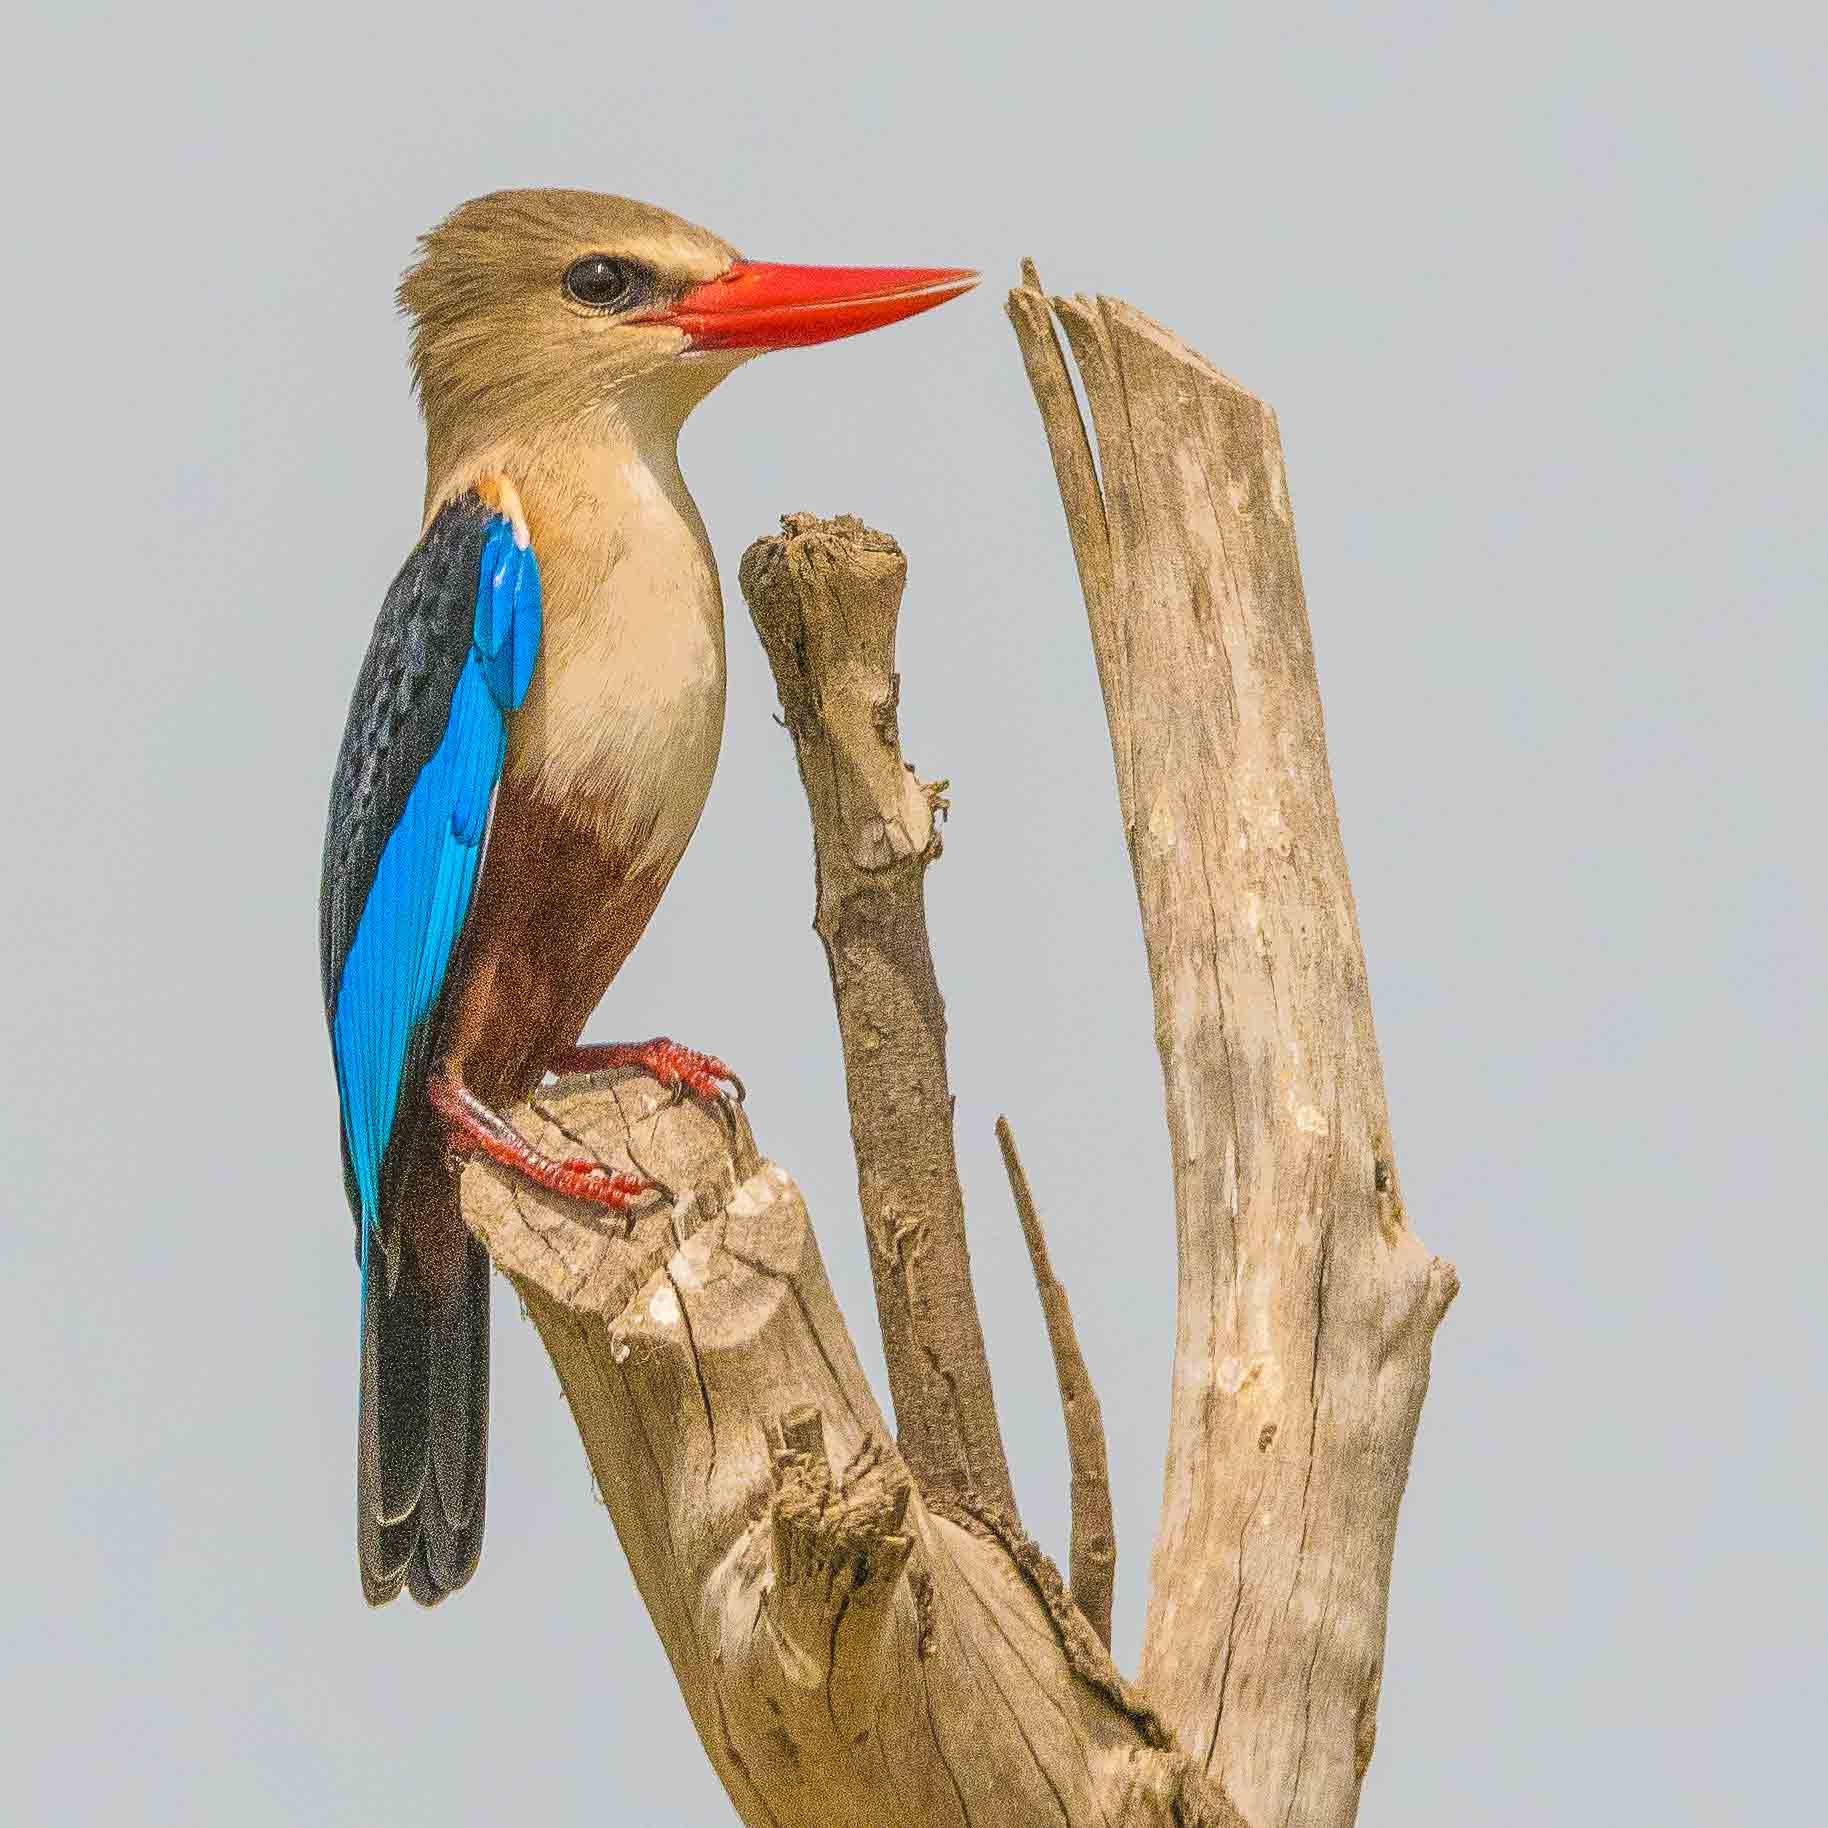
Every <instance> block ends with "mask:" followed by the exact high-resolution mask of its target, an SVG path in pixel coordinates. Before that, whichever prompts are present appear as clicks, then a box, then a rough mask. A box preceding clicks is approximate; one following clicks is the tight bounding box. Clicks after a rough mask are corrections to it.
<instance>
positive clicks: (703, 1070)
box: [546, 1035, 746, 1103]
mask: <svg viewBox="0 0 1828 1828" xmlns="http://www.w3.org/2000/svg"><path fill="white" fill-rule="evenodd" d="M612 1066H638V1067H639V1068H640V1069H641V1070H642V1071H643V1072H644V1073H648V1074H650V1075H651V1076H652V1077H653V1078H655V1079H658V1080H659V1081H660V1083H661V1084H662V1085H664V1086H666V1087H667V1088H668V1090H669V1091H673V1092H680V1093H684V1092H696V1093H697V1094H698V1096H699V1097H700V1098H721V1097H722V1096H723V1092H724V1088H723V1084H722V1082H723V1081H724V1080H728V1081H729V1083H730V1084H731V1085H733V1086H734V1087H735V1088H736V1096H737V1100H738V1102H739V1103H740V1102H741V1100H742V1099H743V1098H744V1097H745V1096H746V1094H745V1092H744V1089H743V1082H742V1081H741V1080H740V1079H739V1078H737V1076H736V1075H735V1074H734V1073H733V1072H731V1070H730V1069H729V1068H728V1067H727V1066H725V1065H724V1063H723V1062H722V1061H721V1060H719V1059H718V1058H717V1057H716V1056H715V1055H714V1054H701V1053H698V1052H697V1051H696V1050H695V1049H693V1048H690V1047H681V1046H680V1045H679V1043H678V1042H677V1041H669V1040H668V1039H667V1038H666V1036H665V1035H656V1036H655V1037H654V1038H653V1040H651V1041H593V1042H590V1043H588V1044H586V1045H585V1046H582V1047H568V1048H565V1049H564V1050H563V1051H562V1052H560V1053H557V1054H554V1055H553V1057H552V1058H551V1059H550V1060H549V1061H548V1062H547V1063H546V1070H547V1071H548V1072H549V1073H552V1074H554V1075H556V1076H557V1077H559V1078H563V1077H564V1076H565V1074H567V1073H600V1072H602V1071H604V1070H605V1069H606V1068H608V1067H612Z"/></svg>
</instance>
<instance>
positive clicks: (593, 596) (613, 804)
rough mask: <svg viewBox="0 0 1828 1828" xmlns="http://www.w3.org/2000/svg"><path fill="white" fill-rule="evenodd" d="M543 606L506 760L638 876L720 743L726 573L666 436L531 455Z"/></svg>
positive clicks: (685, 829) (517, 776) (683, 811)
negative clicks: (648, 450) (721, 574)
mask: <svg viewBox="0 0 1828 1828" xmlns="http://www.w3.org/2000/svg"><path fill="white" fill-rule="evenodd" d="M520 490H521V495H522V498H523V500H524V502H525V506H526V516H527V522H528V527H529V530H530V532H531V535H532V539H533V549H534V553H535V556H536V557H537V558H538V560H539V567H540V581H541V586H542V596H543V602H544V610H545V632H544V636H543V639H542V641H541V647H540V661H539V666H538V668H537V669H536V671H535V673H534V676H533V683H532V686H531V687H530V689H529V691H528V694H527V698H526V702H525V703H524V704H523V705H522V706H521V708H520V710H519V711H518V712H516V713H515V715H514V716H513V718H512V719H511V720H510V723H509V733H508V761H507V772H508V775H509V777H510V778H511V779H513V780H514V781H516V782H518V783H520V784H522V785H524V786H525V787H526V788H527V789H528V790H529V791H531V792H532V793H533V794H535V795H536V796H537V797H538V798H540V799H542V800H545V801H548V802H551V803H553V804H556V805H560V806H563V807H564V808H565V809H566V811H567V812H568V814H569V815H570V817H571V819H573V820H574V821H576V822H578V823H579V824H582V825H584V826H585V827H586V828H587V829H594V830H595V831H596V832H597V834H598V835H599V837H600V839H601V841H602V844H603V847H604V849H605V850H606V851H609V852H613V853H614V854H615V855H616V856H617V857H618V858H619V859H620V860H622V861H623V864H624V867H626V868H627V869H628V870H629V872H630V873H631V874H633V875H648V874H658V875H659V876H661V877H662V878H664V877H665V875H667V874H668V873H670V872H671V870H672V867H673V865H674V864H675V863H677V862H678V860H679V857H680V854H681V853H682V852H683V851H684V849H685V847H686V843H687V841H688V840H689V839H690V837H691V835H692V832H693V830H694V828H695V827H696V826H697V824H698V818H699V814H700V813H701V812H702V811H703V810H704V803H705V797H706V795H707V794H708V793H709V792H710V788H711V776H712V773H713V771H714V770H715V768H716V766H717V754H718V749H719V746H720V744H721V742H722V739H723V721H724V628H723V603H722V598H721V596H720V594H719V591H718V583H717V570H716V566H715V565H714V563H713V562H712V558H711V552H710V546H709V543H708V541H707V540H706V538H705V531H704V524H703V522H702V521H701V520H700V519H699V515H698V510H697V508H696V507H695V506H694V504H693V502H692V499H691V497H690V496H689V495H688V494H687V493H686V490H685V485H684V483H683V482H682V481H681V479H680V476H679V470H678V466H677V463H676V462H675V461H674V459H673V454H672V449H671V445H670V441H669V442H668V444H667V446H666V448H665V449H664V450H663V451H661V452H659V453H655V454H653V455H648V454H644V453H641V452H639V451H638V450H636V449H634V448H632V447H626V446H624V447H619V446H616V445H609V446H605V447H603V448H600V449H596V450H592V451H590V452H588V453H578V452H575V451H573V452H570V453H567V454H566V460H565V461H563V462H558V461H555V460H547V461H546V462H541V463H536V464H533V465H530V466H529V469H528V473H527V474H526V476H525V478H524V480H522V481H521V482H520Z"/></svg>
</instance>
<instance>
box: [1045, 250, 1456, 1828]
mask: <svg viewBox="0 0 1828 1828" xmlns="http://www.w3.org/2000/svg"><path fill="white" fill-rule="evenodd" d="M1024 277H1025V284H1024V285H1023V286H1022V287H1020V288H1018V289H1017V290H1016V291H1014V292H1012V293H1011V295H1010V301H1009V311H1010V317H1011V321H1012V322H1013V323H1014V325H1015V329H1016V334H1017V338H1018V341H1019V342H1020V345H1021V349H1022V356H1023V360H1024V362H1025V364H1026V366H1027V369H1028V373H1029V379H1030V381H1031V383H1032V385H1033V388H1034V392H1035V396H1036V400H1037V403H1038V404H1039V406H1040V408H1041V414H1042V419H1043V423H1044V425H1045V427H1046V431H1047V436H1048V442H1049V446H1050V448H1051V451H1052V455H1053V459H1054V468H1055V474H1056V477H1057V478H1058V481H1059V485H1060V492H1061V496H1062V499H1063V502H1064V504H1065V508H1066V516H1067V524H1068V527H1069V529H1070V531H1071V534H1072V539H1073V548H1074V553H1075V557H1076V558H1077V561H1078V566H1079V574H1080V579H1081V583H1082V585H1083V588H1084V594H1085V601H1086V608H1087V611H1088V615H1089V618H1090V622H1091V632H1092V645H1093V648H1094V651H1095V653H1096V656H1097V660H1098V672H1099V680H1100V683H1101V685H1102V687H1103V691H1104V700H1105V710H1106V714H1107V717H1108V719H1109V723H1110V730H1111V743H1112V750H1113V754H1114V757H1115V762H1116V771H1117V790H1118V802H1119V807H1120V810H1121V813H1122V817H1123V822H1124V829H1125V834H1126V837H1127V840H1128V844H1129V850H1130V860H1131V865H1132V868H1133V870H1134V873H1135V878H1136V889H1137V898H1138V901H1139V903H1140V906H1141V911H1142V923H1143V932H1144V937H1145V940H1146V943H1147V950H1148V961H1149V974H1150V979H1151V983H1152V985H1153V989H1154V1000H1155V1022H1156V1040H1157V1044H1158V1048H1159V1051H1160V1055H1161V1063H1162V1073H1163V1079H1164V1084H1165V1088H1166V1103H1167V1118H1168V1134H1169V1141H1170V1147H1171V1151H1172V1158H1173V1167H1174V1186H1175V1206H1176V1226H1177V1239H1178V1245H1179V1304H1178V1317H1177V1326H1176V1355H1175V1370H1174V1393H1173V1406H1172V1415H1171V1422H1170V1438H1169V1448H1168V1462H1167V1470H1166V1478H1165V1483H1164V1494H1163V1505H1162V1516H1161V1527H1160V1533H1159V1535H1158V1536H1157V1539H1156V1544H1155V1551H1154V1563H1153V1568H1152V1571H1151V1584H1150V1595H1149V1614H1148V1624H1147V1634H1146V1639H1145V1644H1144V1651H1143V1664H1142V1673H1141V1678H1140V1684H1141V1686H1142V1688H1143V1690H1144V1691H1145V1692H1146V1693H1147V1695H1148V1696H1149V1698H1150V1700H1151V1702H1152V1703H1153V1704H1154V1706H1155V1707H1156V1708H1157V1709H1158V1710H1159V1711H1160V1713H1161V1714H1162V1716H1163V1718H1164V1719H1165V1720H1166V1721H1167V1722H1168V1724H1169V1725H1170V1726H1171V1728H1172V1729H1173V1730H1174V1732H1175V1733H1176V1735H1177V1737H1178V1738H1179V1740H1180V1742H1181V1743H1182V1744H1183V1745H1185V1746H1186V1747H1187V1748H1188V1749H1189V1750H1190V1751H1191V1752H1193V1753H1194V1755H1195V1756H1196V1757H1198V1758H1199V1759H1200V1761H1201V1764H1202V1767H1203V1768H1204V1769H1205V1771H1206V1772H1207V1773H1208V1775H1209V1776H1211V1777H1212V1778H1213V1779H1214V1780H1215V1781H1217V1782H1219V1783H1220V1784H1222V1786H1223V1787H1224V1789H1225V1791H1226V1792H1227V1793H1228V1794H1229V1795H1230V1796H1231V1798H1232V1800H1233V1801H1234V1802H1235V1803H1236V1804H1237V1805H1238V1807H1239V1808H1240V1809H1241V1810H1242V1811H1243V1813H1244V1814H1245V1816H1246V1817H1247V1818H1248V1819H1250V1820H1251V1821H1253V1822H1255V1823H1258V1824H1268V1823H1271V1822H1275V1823H1281V1824H1284V1825H1285V1828H1340V1825H1343V1824H1346V1823H1349V1822H1351V1821H1352V1819H1353V1817H1354V1814H1355V1812H1356V1809H1357V1800H1358V1793H1359V1785H1360V1782H1361V1780H1362V1778H1363V1775H1364V1771H1365V1767H1366V1764H1367V1763H1368V1762H1369V1759H1370V1756H1371V1747H1372V1742H1373V1738H1374V1735H1375V1720H1376V1711H1377V1696H1378V1687H1379V1682H1380V1679H1381V1675H1382V1669H1383V1646H1384V1622H1385V1612H1386V1601H1387V1595H1388V1584H1389V1575H1390V1563H1391V1554H1392V1549H1393V1545H1394V1541H1395V1530H1396V1518H1397V1507H1398V1504H1399V1501H1400V1499H1401V1496H1402V1490H1403V1485H1404V1481H1405V1479H1406V1478H1407V1474H1408V1467H1409V1458H1410V1450H1411V1447H1412V1445H1413V1442H1414V1437H1415V1429H1416V1423H1417V1420H1418V1417H1419V1415H1420V1410H1421V1404H1422V1398H1423V1395H1424V1392H1425V1390H1426V1387H1427V1381H1428V1364H1429V1347H1430V1342H1431V1339H1432V1337H1433V1333H1434V1329H1435V1327H1436V1325H1437V1324H1438V1322H1439V1321H1440V1319H1441V1316H1442V1315H1443V1313H1444V1312H1445V1311H1446V1308H1447V1305H1448V1303H1449V1302H1450V1301H1451V1300H1452V1298H1453V1294H1454V1291H1455V1288H1456V1282H1455V1277H1454V1272H1453V1269H1452V1266H1451V1265H1449V1264H1446V1263H1444V1262H1442V1261H1441V1260H1439V1259H1438V1258H1433V1257H1431V1256H1430V1255H1429V1253H1428V1252H1427V1251H1426V1250H1425V1249H1424V1248H1423V1246H1422V1245H1421V1243H1420V1242H1419V1240H1418V1239H1417V1238H1416V1236H1415V1234H1414V1232H1413V1231H1411V1230H1410V1228H1409V1224H1408V1220H1407V1216H1406V1214H1405V1212H1404V1209H1403V1203H1402V1199H1401V1195H1400V1193H1399V1191H1398V1181H1397V1172H1396V1163H1395V1154H1394V1150H1393V1146H1392V1143H1391V1137H1390V1127H1389V1116H1388V1112H1387V1110H1386V1107H1385V1101H1384V1089H1383V1078H1382V1071H1381V1067H1380V1064H1379V1060H1378V1055H1377V1047H1376V1041H1375V1038H1374V1035H1373V1031H1372V1022H1371V1001H1370V994H1369V989H1368V986H1367V982H1366V976H1365V966H1364V958H1363V953H1362V949H1361V946H1360V942H1359V936H1358V926H1357V918H1356V914H1355V911H1354V908H1353V901H1352V891H1351V885H1350V882H1349V880H1348V877H1347V873H1346V861H1345V852H1344V848H1343V845H1342V843H1341V840H1340V835H1339V821H1338V813H1337V809H1336V807H1335V805H1334V800H1333V789H1332V781H1331V778H1330V776H1329V773H1328V767H1327V757H1326V743H1325V736H1324V733H1323V730H1322V725H1321V711H1320V693H1319V685H1318V681H1317V679H1316V676H1315V670H1314V660H1313V654H1312V650H1311V646H1310V640H1309V632H1308V623H1307V612H1306V605H1305V602H1304V599H1303V595H1302V589H1301V576H1300V569H1299V565H1298V562H1297V557H1296V550H1295V532H1294V522H1293V519H1292V516H1291V514H1290V509H1289V496H1288V484H1287V480H1286V477H1285V475H1284V471H1283V462H1282V452H1281V447H1280V442H1279V438H1278V434H1277V429H1276V421H1275V415H1274V414H1273V413H1272V412H1271V411H1270V409H1269V408H1268V407H1267V406H1265V405H1264V404H1263V403H1262V402H1261V401H1260V400H1257V399H1255V398H1254V397H1253V396H1252V395H1250V394H1249V393H1247V392H1246V391H1245V390H1244V389H1243V388H1241V387H1240V386H1238V384H1237V383H1236V382H1234V381H1232V380H1230V379H1229V378H1228V377H1226V376H1225V375H1223V374H1221V373H1220V372H1219V371H1218V370H1217V369H1216V368H1214V367H1212V366H1211V364H1209V363H1208V362H1206V361H1205V360H1204V359H1203V358H1202V357H1200V356H1198V355H1196V354H1195V353H1194V352H1193V351H1192V350H1190V349H1188V348H1187V347H1186V346H1185V345H1184V344H1183V343H1181V342H1180V341H1179V340H1178V339H1176V338H1175V337H1174V336H1172V335H1171V334H1170V333H1169V332H1167V331H1166V330H1163V329H1162V328H1161V327H1160V326H1159V325H1157V324H1154V323H1152V322H1151V321H1150V320H1149V319H1148V318H1146V317H1144V316H1143V315H1142V313H1140V312H1138V311H1136V310H1134V309H1132V308H1131V307H1130V306H1128V305H1126V304H1123V303H1121V302H1119V301H1116V300H1113V299H1105V298H1100V299H1097V300H1084V299H1067V298H1052V299H1049V298H1047V297H1045V296H1044V295H1043V294H1042V292H1041V290H1040V288H1039V284H1038V281H1037V280H1036V279H1035V276H1034V272H1033V269H1032V267H1029V268H1026V269H1025V274H1024ZM1050 306H1051V309H1052V312H1053V314H1054V315H1055V316H1057V318H1058V319H1059V321H1060V323H1061V324H1062V325H1063V326H1064V328H1065V330H1066V334H1067V337H1068V339H1069V340H1070V342H1071V344H1072V348H1073V353H1074V357H1075V359H1076V362H1077V366H1078V369H1079V374H1080V379H1081V382H1082V384H1083V386H1084V389H1085V396H1086V399H1087V401H1088V403H1089V405H1090V408H1091V414H1092V420H1093V426H1094V429H1095V431H1096V434H1097V442H1098V466H1097V468H1096V469H1095V468H1094V464H1093V458H1092V452H1091V447H1090V444H1089V442H1088V440H1087V437H1086V432H1085V427H1084V424H1083V422H1082V421H1081V418H1080V415H1079V411H1078V407H1077V404H1076V402H1075V400H1074V396H1073V391H1072V386H1071V382H1070V380H1069V378H1068V374H1067V369H1066V365H1065V361H1064V358H1063V356H1062V354H1061V351H1060V347H1059V344H1058V341H1057V339H1056V338H1055V336H1054V332H1053V326H1052V322H1051V321H1050V317H1049V309H1050Z"/></svg>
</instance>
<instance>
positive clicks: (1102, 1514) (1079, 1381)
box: [997, 1117, 1117, 1650]
mask: <svg viewBox="0 0 1828 1828" xmlns="http://www.w3.org/2000/svg"><path fill="white" fill-rule="evenodd" d="M997 1143H998V1145H999V1146H1000V1147H1001V1149H1002V1151H1003V1169H1004V1172H1005V1173H1007V1174H1008V1176H1009V1191H1010V1193H1011V1194H1013V1195H1014V1197H1015V1202H1016V1215H1017V1217H1018V1218H1020V1219H1021V1221H1022V1236H1023V1238H1024V1239H1025V1240H1026V1242H1027V1244H1028V1261H1029V1263H1030V1264H1031V1265H1032V1266H1033V1269H1034V1273H1035V1292H1036V1293H1037V1294H1038V1295H1039V1296H1040V1297H1041V1316H1042V1318H1043V1319H1044V1320H1045V1321H1046V1323H1047V1343H1048V1344H1049V1346H1051V1347H1052V1348H1053V1354H1054V1377H1055V1379H1056V1380H1057V1381H1058V1383H1059V1385H1060V1408H1061V1411H1062V1413H1063V1414H1064V1416H1065V1418H1066V1459H1067V1465H1068V1467H1069V1468H1070V1470H1071V1474H1072V1486H1071V1490H1072V1507H1073V1536H1072V1548H1071V1552H1070V1559H1069V1563H1068V1565H1069V1568H1070V1570H1071V1577H1072V1589H1073V1600H1074V1603H1075V1604H1076V1605H1077V1606H1078V1608H1079V1610H1080V1611H1081V1612H1083V1613H1084V1614H1085V1616H1086V1619H1087V1621H1088V1622H1089V1623H1090V1625H1091V1627H1092V1629H1093V1630H1094V1631H1095V1632H1097V1633H1098V1636H1099V1638H1100V1640H1101V1641H1102V1642H1103V1644H1104V1647H1105V1649H1107V1650H1109V1649H1110V1647H1111V1594H1112V1589H1113V1588H1114V1587H1115V1586H1116V1584H1117V1532H1116V1528H1115V1526H1114V1524H1113V1522H1112V1518H1111V1463H1110V1458H1109V1455H1108V1453H1107V1452H1106V1449H1105V1440H1104V1411H1103V1410H1102V1409H1101V1408H1100V1407H1099V1404H1098V1392H1097V1391H1096V1390H1094V1389H1093V1388H1092V1379H1091V1374H1090V1373H1089V1372H1088V1371H1087V1370H1086V1368H1085V1355H1084V1354H1083V1353H1082V1352H1081V1351H1080V1350H1079V1335H1078V1333H1077V1332H1076V1331H1075V1330H1074V1327H1073V1310H1072V1306H1071V1304H1070V1303H1069V1302H1068V1301H1067V1298H1066V1290H1065V1289H1064V1288H1062V1287H1061V1286H1060V1283H1059V1281H1058V1280H1057V1279H1056V1278H1055V1276H1054V1269H1053V1264H1052V1263H1051V1262H1050V1261H1049V1259H1048V1255H1047V1239H1046V1238H1045V1237H1044V1236H1043V1235H1042V1231H1041V1217H1040V1214H1039V1213H1037V1212H1036V1211H1035V1196H1034V1194H1033V1193H1032V1192H1031V1191H1030V1189H1029V1185H1028V1176H1027V1175H1026V1174H1025V1173H1024V1172H1023V1170H1022V1158H1021V1157H1020V1156H1019V1155H1018V1154H1017V1153H1016V1138H1015V1132H1014V1131H1013V1130H1011V1129H1010V1127H1009V1119H1008V1118H1007V1117H999V1118H998V1119H997Z"/></svg>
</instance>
